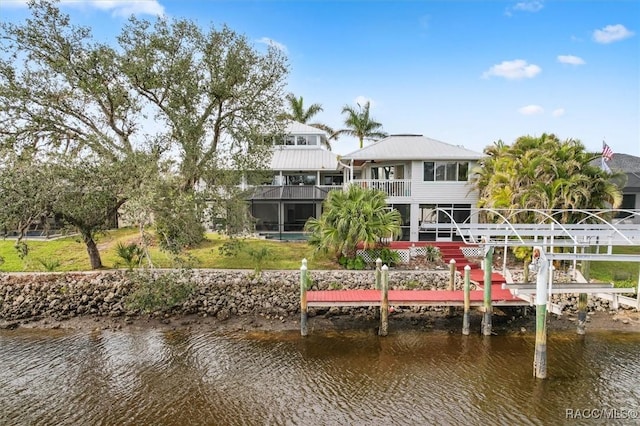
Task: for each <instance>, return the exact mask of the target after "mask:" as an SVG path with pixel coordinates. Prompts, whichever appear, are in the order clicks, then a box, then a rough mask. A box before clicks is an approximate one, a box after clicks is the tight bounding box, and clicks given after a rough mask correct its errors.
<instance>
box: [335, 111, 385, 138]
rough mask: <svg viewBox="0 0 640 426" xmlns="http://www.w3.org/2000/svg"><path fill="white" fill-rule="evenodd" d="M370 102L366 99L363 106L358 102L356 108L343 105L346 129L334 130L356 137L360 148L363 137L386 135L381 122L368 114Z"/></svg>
mask: <svg viewBox="0 0 640 426" xmlns="http://www.w3.org/2000/svg"><path fill="white" fill-rule="evenodd" d="M370 107H371V103H370V102H368V101H367V103H366V104H364V106H361V105H360V104H358V106H357V109H356V108H354V107H352V106H350V105H345V106H344V107H343V108H342V113H343V114H347V118H345V120H344V124H345V126H346V129H341V130H338V131H337V132H336V135H343V134H344V135H349V136H353V137H356V138H358V141H359V142H360V148H362V146H363V142H364V140H365V139H380V138H384V137H386V136H387V134H386V133H385V132H383V131H382V124H381V123H379V122H377V121H375V120H374V119H373V118H372V117H371V115H370V114H369V109H370Z"/></svg>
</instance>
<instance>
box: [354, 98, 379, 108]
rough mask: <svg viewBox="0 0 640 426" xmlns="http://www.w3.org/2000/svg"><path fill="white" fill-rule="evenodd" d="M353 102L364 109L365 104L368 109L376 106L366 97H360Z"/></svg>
mask: <svg viewBox="0 0 640 426" xmlns="http://www.w3.org/2000/svg"><path fill="white" fill-rule="evenodd" d="M354 102H355V103H356V104H358V105H360V106H361V107H364V106H365V105H366V104H367V102H369V108H373V107H374V106H376V103H375V102H374V101H373V99H371V98H367V97H366V96H362V95H360V96H358V97H357V98H355V99H354Z"/></svg>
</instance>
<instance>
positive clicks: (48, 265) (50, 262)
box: [38, 259, 60, 272]
mask: <svg viewBox="0 0 640 426" xmlns="http://www.w3.org/2000/svg"><path fill="white" fill-rule="evenodd" d="M38 262H39V263H40V264H41V265H42V267H43V268H44V270H45V271H47V272H53V271H55V270H56V269H58V268H59V267H60V261H59V260H57V259H38Z"/></svg>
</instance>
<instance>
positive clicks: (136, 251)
mask: <svg viewBox="0 0 640 426" xmlns="http://www.w3.org/2000/svg"><path fill="white" fill-rule="evenodd" d="M116 254H117V255H118V257H119V258H120V259H122V260H123V261H124V264H125V265H127V268H128V269H129V270H132V269H133V268H135V267H137V266H140V263H141V262H142V258H143V256H144V250H143V249H142V247H140V246H139V245H138V244H136V243H130V244H123V243H121V242H119V243H118V245H117V246H116Z"/></svg>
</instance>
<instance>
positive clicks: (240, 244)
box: [218, 237, 247, 257]
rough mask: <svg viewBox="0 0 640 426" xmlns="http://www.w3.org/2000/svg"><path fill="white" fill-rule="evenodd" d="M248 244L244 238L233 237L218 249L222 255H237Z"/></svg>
mask: <svg viewBox="0 0 640 426" xmlns="http://www.w3.org/2000/svg"><path fill="white" fill-rule="evenodd" d="M246 246H247V243H246V242H245V241H244V240H241V239H238V238H233V237H232V238H229V239H228V240H227V241H225V242H224V243H223V244H222V245H221V246H220V247H218V251H219V252H220V255H221V256H226V257H236V256H238V255H239V254H240V253H242V252H243V251H245V250H246Z"/></svg>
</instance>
